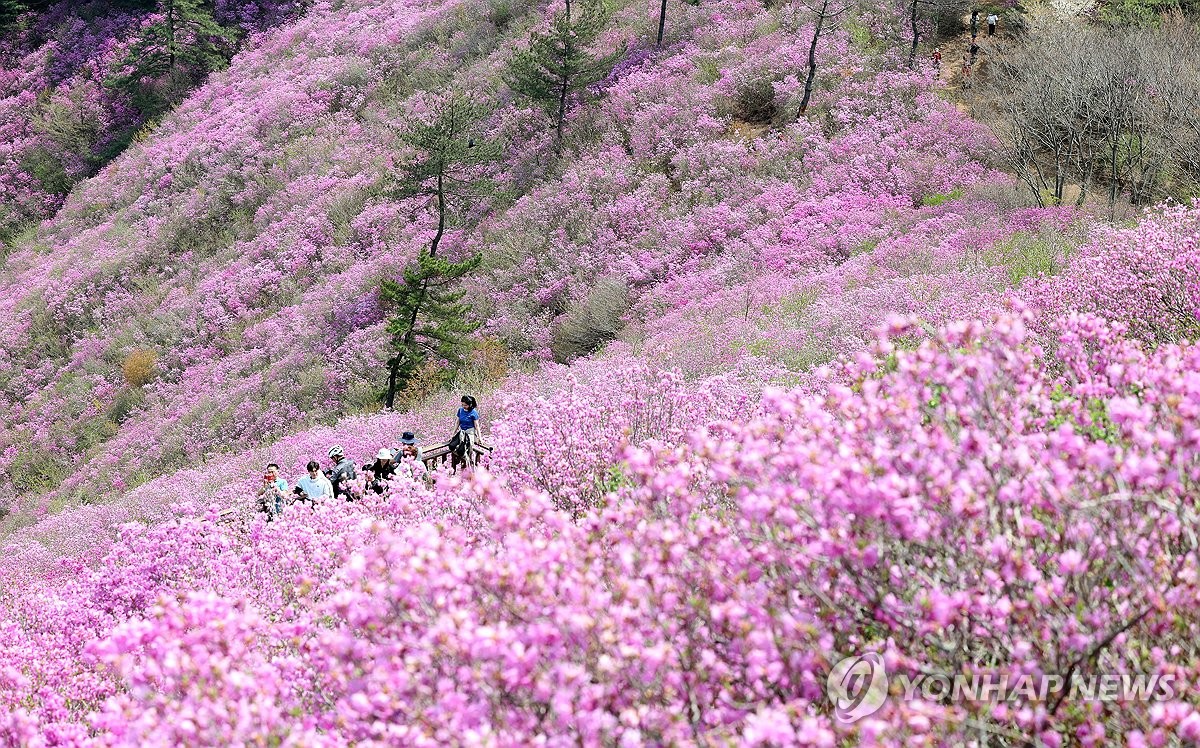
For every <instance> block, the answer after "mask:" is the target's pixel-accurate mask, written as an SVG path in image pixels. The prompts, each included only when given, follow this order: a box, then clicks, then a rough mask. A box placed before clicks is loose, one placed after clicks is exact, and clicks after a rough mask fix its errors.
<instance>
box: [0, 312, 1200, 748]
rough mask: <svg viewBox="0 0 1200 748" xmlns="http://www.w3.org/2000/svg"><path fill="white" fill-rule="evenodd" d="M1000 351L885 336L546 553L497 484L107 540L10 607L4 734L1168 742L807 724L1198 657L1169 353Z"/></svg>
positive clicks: (1071, 334) (917, 714)
mask: <svg viewBox="0 0 1200 748" xmlns="http://www.w3.org/2000/svg"><path fill="white" fill-rule="evenodd" d="M1030 320H1031V318H1030V317H1029V316H1028V314H1022V313H1014V314H1007V315H1002V316H1000V317H998V318H996V319H995V320H994V321H993V322H991V323H988V324H983V323H979V322H969V323H955V324H952V325H950V326H948V327H946V328H944V329H943V330H941V331H938V332H936V333H935V334H933V335H932V336H930V337H928V338H927V339H926V340H925V342H923V343H921V344H920V345H919V346H917V347H916V348H915V349H911V350H910V349H907V348H897V347H896V341H903V340H907V339H909V338H910V336H911V334H912V331H911V330H910V329H909V327H908V325H909V324H910V323H909V322H907V321H903V320H896V321H893V323H892V324H891V327H890V329H889V332H888V335H887V336H885V337H883V338H881V339H880V341H879V342H878V343H877V344H876V346H875V349H874V354H873V355H863V356H861V357H859V358H858V360H857V361H856V362H854V363H849V364H847V365H845V367H844V368H841V369H838V370H829V371H827V372H826V373H825V377H826V380H827V382H828V385H827V387H826V390H825V392H824V393H823V394H820V395H804V394H799V393H789V392H785V391H781V390H774V391H769V392H768V393H767V394H766V397H765V399H764V401H763V403H762V404H761V406H760V407H757V408H754V409H752V410H751V411H746V410H741V411H738V410H736V409H735V410H732V411H731V410H724V412H725V413H727V414H728V416H729V417H728V419H724V420H717V421H716V422H713V423H711V424H710V425H708V426H707V427H703V428H694V429H690V430H688V432H687V433H686V434H685V435H683V436H682V438H681V439H680V440H668V441H667V442H651V443H650V444H648V445H647V446H646V447H645V448H640V449H639V448H630V449H627V450H625V451H624V452H623V453H622V454H621V457H622V461H621V464H623V465H625V467H624V468H623V470H622V473H621V477H620V479H619V480H616V481H614V482H612V483H610V484H609V485H608V486H606V487H604V488H603V489H602V491H601V493H599V494H595V495H598V496H599V497H602V498H603V501H602V502H601V503H599V504H595V503H593V505H592V506H593V507H594V508H593V509H591V510H588V511H583V512H582V513H578V514H577V515H576V520H575V521H572V519H571V515H570V514H568V513H564V512H562V511H560V510H559V509H557V508H556V504H559V502H560V501H561V499H563V498H566V497H568V496H570V495H571V492H572V491H576V492H577V491H579V490H580V489H583V488H585V487H586V481H588V480H590V478H589V477H588V476H587V475H586V474H584V473H580V474H577V476H576V477H574V478H572V477H567V478H565V479H564V482H563V484H560V485H549V486H546V487H545V489H548V493H547V491H546V490H539V489H536V488H532V487H531V488H528V489H522V488H520V487H518V485H516V484H514V483H511V482H509V480H508V479H506V478H505V477H503V476H504V475H505V474H507V472H508V471H509V470H510V469H511V470H519V469H520V468H519V466H517V465H511V466H501V465H499V464H497V465H495V466H494V467H495V469H496V470H497V473H496V474H494V475H493V474H489V473H487V472H480V473H478V474H477V475H475V476H474V477H473V478H472V479H471V480H469V481H467V482H460V481H457V480H454V479H452V478H451V476H448V475H442V476H439V477H438V480H437V482H436V483H435V484H434V485H433V487H428V486H426V484H424V483H421V482H412V483H410V482H408V481H407V480H402V481H400V482H398V483H396V484H395V485H394V487H393V490H392V492H391V493H390V494H388V495H385V496H382V497H378V498H364V499H362V500H360V501H358V502H355V503H350V504H347V503H343V502H337V503H330V504H325V505H321V506H318V507H317V508H316V509H315V510H311V509H306V508H300V507H293V508H292V509H291V510H290V511H288V512H287V513H285V515H284V518H283V519H282V520H281V521H279V522H275V523H271V524H269V525H267V524H263V523H262V520H254V521H252V522H250V523H249V524H244V525H243V524H239V523H235V524H228V523H224V524H222V523H219V522H217V521H216V516H215V514H213V513H211V512H209V513H205V511H204V510H202V509H196V508H193V509H187V508H183V507H181V508H180V510H179V511H181V512H182V514H180V515H179V516H177V518H176V519H174V520H172V521H171V522H168V523H165V524H162V525H160V526H157V527H152V528H146V527H144V526H143V525H140V524H127V525H125V526H124V527H123V528H122V529H121V531H120V536H119V537H118V538H117V539H116V540H115V543H114V545H113V546H112V547H111V548H110V549H109V550H108V551H107V552H106V554H105V556H104V558H103V562H102V563H101V564H99V565H98V566H96V567H95V568H94V569H89V568H88V567H87V566H85V565H83V564H80V563H78V562H72V564H71V566H70V572H71V573H70V576H67V577H60V578H58V579H57V580H56V581H54V582H53V583H42V582H36V581H27V582H25V584H24V585H22V586H21V587H17V588H13V587H8V586H6V588H5V589H6V593H5V595H6V597H5V599H4V602H3V609H4V610H6V611H8V612H7V614H5V615H2V616H0V621H2V623H0V626H3V627H4V629H5V632H6V647H5V650H4V654H3V657H4V667H3V669H2V670H0V672H3V673H5V676H4V678H3V679H2V680H0V701H3V703H5V705H6V713H5V715H4V717H3V718H2V720H3V721H2V722H0V730H4V733H3V734H5V736H6V739H7V740H10V741H15V742H22V743H27V744H39V741H43V740H46V739H47V736H57V737H56V739H58V740H60V741H66V742H71V743H85V742H88V741H90V740H93V739H99V740H102V741H111V742H119V743H120V742H139V743H161V742H181V741H182V742H198V743H206V744H207V743H228V742H239V741H241V742H272V741H281V742H287V743H292V742H297V743H298V742H303V743H330V744H342V743H348V742H356V741H368V740H379V741H389V742H390V741H400V742H405V743H412V744H425V743H433V742H445V741H452V742H453V741H456V740H466V739H467V738H468V736H472V735H476V736H478V739H480V740H488V741H495V742H497V743H504V744H509V743H528V742H531V741H534V740H539V739H540V740H546V741H548V742H549V743H554V744H557V743H560V742H562V743H566V742H572V743H579V742H583V743H584V744H600V743H607V742H624V743H625V744H637V743H638V742H639V741H640V742H642V743H673V742H680V743H692V742H709V741H712V740H738V741H741V742H746V743H750V744H768V743H770V744H811V745H831V744H834V743H836V742H837V741H840V740H854V741H866V740H873V741H875V742H879V743H884V744H889V745H910V744H914V743H915V744H934V743H941V742H944V741H950V742H954V741H956V740H962V739H965V738H966V737H967V736H968V735H972V734H975V731H976V730H977V729H978V727H977V725H980V724H982V725H985V726H986V729H989V730H1002V731H1004V732H1005V734H1012V735H1019V736H1026V737H1027V739H1029V740H1040V741H1041V742H1042V743H1044V744H1047V745H1059V744H1064V742H1066V741H1067V740H1068V739H1069V738H1074V739H1078V738H1079V736H1080V735H1083V736H1091V737H1088V738H1087V739H1085V740H1084V741H1083V742H1084V744H1094V743H1097V742H1101V741H1102V740H1103V736H1104V735H1106V734H1108V731H1109V730H1115V731H1118V732H1121V733H1125V734H1137V735H1141V736H1143V737H1144V739H1145V740H1146V741H1148V744H1162V741H1164V740H1169V739H1172V738H1175V739H1188V738H1189V736H1191V735H1192V732H1191V731H1192V730H1193V729H1194V725H1195V724H1196V722H1197V719H1198V717H1197V715H1196V712H1195V711H1194V709H1193V707H1192V706H1190V705H1188V704H1187V703H1186V702H1183V701H1171V700H1168V701H1165V702H1162V703H1159V704H1157V705H1154V704H1141V703H1134V702H1129V703H1095V704H1092V705H1091V706H1089V707H1088V708H1086V709H1078V708H1075V707H1074V706H1072V705H1069V704H1066V703H1063V702H1060V701H1057V702H1056V701H1053V700H1038V699H1037V697H1036V696H1031V697H1029V698H1028V699H1026V700H1023V701H1018V702H1016V703H1012V704H1009V705H1006V706H1005V707H1004V708H1003V709H990V708H985V707H984V706H981V705H979V704H971V703H967V704H958V703H944V702H921V701H912V702H910V701H904V700H902V699H900V698H893V699H890V700H888V701H886V702H885V703H884V705H883V706H882V707H881V709H880V711H878V712H876V713H875V714H874V715H872V716H871V717H868V718H865V719H863V720H861V721H859V722H857V723H855V724H853V725H850V726H845V725H842V724H840V723H838V722H836V721H835V720H833V719H832V716H831V714H830V709H829V706H828V702H827V701H826V700H825V696H824V692H823V686H824V677H825V674H826V673H827V672H828V668H829V666H830V664H831V663H832V662H834V661H836V660H837V659H839V658H840V657H841V656H843V655H845V654H848V653H851V652H855V651H861V650H864V649H870V648H877V649H879V650H880V651H882V652H883V653H884V656H885V659H886V662H887V664H888V666H889V668H890V670H891V672H893V673H909V674H910V675H912V674H915V673H917V672H919V671H920V669H921V668H933V669H934V670H937V671H946V672H958V671H959V669H960V668H967V669H968V671H969V672H989V673H994V672H1022V673H1031V672H1032V673H1038V672H1063V671H1064V670H1067V669H1070V670H1072V671H1077V672H1079V673H1082V674H1087V673H1091V672H1094V671H1095V670H1097V669H1105V670H1110V671H1122V672H1127V671H1138V672H1141V671H1147V670H1151V669H1153V670H1157V671H1165V672H1171V673H1174V674H1175V675H1176V676H1178V677H1179V678H1180V681H1179V683H1187V684H1191V683H1194V682H1195V677H1196V675H1197V674H1196V673H1195V672H1194V664H1193V663H1191V662H1190V660H1189V659H1188V658H1187V657H1186V654H1184V650H1183V649H1181V648H1180V647H1178V644H1180V643H1183V642H1186V641H1189V640H1190V638H1191V637H1194V636H1195V635H1196V633H1197V632H1196V627H1197V626H1198V625H1200V621H1198V620H1197V619H1196V617H1195V615H1194V606H1193V605H1192V604H1191V601H1192V600H1194V598H1195V595H1196V594H1197V592H1198V591H1200V590H1197V589H1196V582H1195V579H1196V576H1195V572H1196V562H1197V558H1196V549H1195V541H1194V538H1192V535H1191V533H1190V531H1189V530H1188V529H1187V528H1188V526H1189V523H1190V522H1192V521H1194V512H1195V507H1194V502H1193V501H1192V497H1194V496H1196V495H1200V494H1198V492H1197V485H1196V482H1197V481H1198V480H1200V459H1198V458H1200V439H1198V438H1197V434H1196V433H1195V429H1194V428H1193V427H1192V425H1191V423H1192V420H1193V419H1194V417H1195V415H1196V414H1197V413H1200V400H1197V398H1198V397H1200V389H1197V388H1196V387H1195V386H1194V384H1195V382H1193V381H1192V380H1193V379H1195V372H1196V371H1200V351H1197V350H1196V349H1194V348H1192V347H1188V346H1185V347H1179V346H1167V347H1164V348H1161V349H1159V350H1158V351H1156V352H1154V353H1152V354H1151V353H1146V352H1145V351H1144V350H1142V349H1141V348H1140V346H1139V345H1138V344H1136V343H1135V342H1132V341H1130V340H1128V339H1127V338H1125V337H1124V336H1123V334H1122V331H1121V329H1120V327H1119V326H1117V327H1114V326H1112V325H1107V324H1105V323H1103V322H1101V321H1099V320H1097V319H1096V318H1094V317H1087V316H1074V317H1069V318H1067V319H1066V320H1064V322H1063V323H1062V333H1061V335H1060V341H1059V349H1060V350H1061V351H1063V352H1064V353H1063V355H1062V360H1063V361H1065V362H1066V363H1067V366H1068V368H1069V373H1057V370H1058V367H1057V365H1055V366H1047V365H1046V364H1047V362H1046V361H1045V360H1044V359H1043V358H1042V354H1041V352H1040V348H1039V346H1038V345H1037V344H1036V340H1034V339H1032V338H1031V337H1030V333H1029V332H1028V327H1027V325H1028V323H1029V321H1030ZM659 381H660V382H662V381H663V380H661V379H660V380H659ZM631 383H632V381H627V382H626V384H631ZM656 389H662V388H661V386H659V387H657V388H656V387H654V386H652V387H651V389H650V390H649V392H651V393H653V392H654V391H655V390H656ZM615 391H616V388H615V387H614V392H615ZM626 391H628V392H630V393H634V394H632V395H631V397H632V398H634V399H636V400H638V401H640V400H641V399H642V398H644V397H645V395H644V394H640V393H644V392H647V391H646V390H639V388H638V386H636V385H634V386H632V387H629V388H626ZM664 394H672V395H675V396H679V395H680V394H683V396H684V397H683V399H685V400H687V401H688V402H690V403H693V404H696V403H699V402H702V400H695V399H691V398H689V397H688V394H690V393H686V392H681V391H679V390H677V389H676V390H669V392H664ZM511 407H527V408H528V407H532V408H534V409H536V408H537V407H540V406H537V405H536V404H534V405H532V406H530V405H526V406H520V405H518V404H516V403H513V404H512V406H511ZM710 412H711V413H713V414H714V415H715V414H719V413H721V412H722V407H720V406H717V407H715V408H714V409H713V410H711V411H710ZM1098 413H1100V414H1103V415H1102V417H1100V419H1099V420H1097V414H1098ZM610 419H611V416H602V415H601V416H597V417H596V420H599V421H602V422H606V423H607V422H609V421H610ZM658 420H659V418H658V417H657V416H655V417H652V418H651V421H658ZM505 428H510V427H508V426H506V427H505ZM498 431H499V430H498ZM510 433H514V432H510ZM557 436H558V435H555V438H557ZM497 438H498V441H500V442H504V443H506V444H507V445H509V446H510V447H511V446H512V445H511V442H506V440H507V439H509V438H510V437H508V436H501V435H500V434H499V433H498V434H497ZM522 438H525V439H527V440H528V439H529V436H528V435H525V434H522ZM533 439H534V440H535V442H536V443H537V446H539V447H543V448H544V447H549V446H550V444H548V443H546V442H543V441H542V439H543V437H540V436H534V437H533ZM513 453H515V451H514V452H513ZM520 475H522V473H520V472H514V473H513V476H514V477H516V476H520ZM572 483H573V485H572ZM1189 518H1192V519H1189ZM1084 603H1086V604H1084ZM18 610H19V611H21V614H20V615H19V616H15V615H13V613H14V612H15V611H18ZM998 632H1004V633H1003V634H1000V633H998ZM33 693H37V694H38V697H37V698H36V699H30V696H29V695H30V694H33ZM247 715H250V716H247Z"/></svg>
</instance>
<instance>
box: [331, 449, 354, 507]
mask: <svg viewBox="0 0 1200 748" xmlns="http://www.w3.org/2000/svg"><path fill="white" fill-rule="evenodd" d="M329 459H330V460H332V461H333V467H332V468H330V469H329V470H327V471H326V472H325V475H326V476H327V477H328V478H329V483H330V485H331V486H332V487H333V495H334V497H337V498H343V499H346V500H347V501H351V500H352V499H353V497H352V496H351V495H350V486H349V483H350V481H352V480H354V479H355V478H357V477H358V471H357V470H355V469H354V463H353V462H351V461H350V460H348V459H347V458H346V451H345V450H344V449H342V446H341V445H340V444H335V445H334V446H332V447H330V448H329Z"/></svg>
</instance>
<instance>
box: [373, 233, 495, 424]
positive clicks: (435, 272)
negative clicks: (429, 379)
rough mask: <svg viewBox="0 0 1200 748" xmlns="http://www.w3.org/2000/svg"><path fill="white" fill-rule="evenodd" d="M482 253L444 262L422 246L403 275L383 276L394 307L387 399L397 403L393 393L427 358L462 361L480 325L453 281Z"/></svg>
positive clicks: (384, 293) (383, 290)
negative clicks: (469, 338) (398, 278)
mask: <svg viewBox="0 0 1200 748" xmlns="http://www.w3.org/2000/svg"><path fill="white" fill-rule="evenodd" d="M482 259H483V256H482V255H479V254H476V255H473V256H471V257H469V258H467V259H466V260H463V261H462V262H448V261H446V260H444V259H443V258H441V257H435V256H433V255H431V254H429V252H428V251H422V253H421V255H420V256H419V257H418V258H417V261H416V262H414V263H412V264H410V265H409V266H408V267H406V268H405V269H404V279H403V281H402V282H396V281H394V280H391V279H385V280H384V281H383V283H382V284H381V288H380V293H381V294H382V296H383V299H384V301H385V302H386V303H387V304H388V305H389V306H391V307H392V308H393V309H394V310H395V311H394V313H393V315H392V317H391V319H389V320H388V323H387V332H388V334H389V335H390V336H391V342H392V349H393V350H394V351H395V354H394V355H393V356H392V358H390V359H389V360H388V362H387V364H388V388H387V395H386V397H385V404H386V405H387V407H388V408H389V409H390V408H392V407H393V406H394V405H395V402H396V392H397V391H398V390H400V389H403V388H404V386H405V385H406V384H407V383H408V382H409V381H410V380H411V379H412V378H413V376H414V375H415V374H416V373H417V372H418V371H419V370H420V368H421V366H422V365H423V364H424V363H425V362H426V361H427V360H429V359H430V358H433V359H436V360H440V361H445V362H447V363H449V364H450V365H451V366H458V365H461V364H462V363H463V352H464V350H465V348H466V345H465V341H466V337H467V336H468V335H470V334H471V333H473V332H475V331H476V330H478V329H479V323H478V322H476V321H474V320H472V319H471V305H470V304H469V303H467V302H466V301H464V297H465V292H464V291H461V290H453V286H454V285H455V283H456V282H457V281H458V280H460V279H461V278H463V276H465V275H467V274H468V273H470V272H472V271H473V270H475V269H476V268H478V267H479V263H480V261H481V260H482Z"/></svg>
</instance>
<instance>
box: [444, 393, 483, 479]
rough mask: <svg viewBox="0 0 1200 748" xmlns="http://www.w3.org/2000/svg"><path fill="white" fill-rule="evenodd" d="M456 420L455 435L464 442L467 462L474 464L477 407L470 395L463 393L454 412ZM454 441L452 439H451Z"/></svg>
mask: <svg viewBox="0 0 1200 748" xmlns="http://www.w3.org/2000/svg"><path fill="white" fill-rule="evenodd" d="M456 418H457V420H458V431H457V432H455V434H454V435H455V437H457V439H458V440H459V441H460V442H466V448H467V451H466V455H467V464H468V465H474V464H475V444H476V443H477V442H478V441H479V433H480V429H479V408H478V403H476V402H475V398H473V397H471V396H470V395H463V396H462V401H461V407H460V408H459V409H458V413H457V414H456ZM451 441H452V442H453V441H454V440H453V439H452V440H451Z"/></svg>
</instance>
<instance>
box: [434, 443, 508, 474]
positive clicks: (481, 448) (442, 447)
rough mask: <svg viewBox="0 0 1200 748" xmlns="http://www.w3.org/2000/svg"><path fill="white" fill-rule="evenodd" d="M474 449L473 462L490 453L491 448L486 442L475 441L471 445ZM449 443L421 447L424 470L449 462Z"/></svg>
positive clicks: (436, 467)
mask: <svg viewBox="0 0 1200 748" xmlns="http://www.w3.org/2000/svg"><path fill="white" fill-rule="evenodd" d="M472 446H473V447H474V449H475V462H476V463H478V462H479V459H480V458H481V457H485V456H487V455H490V454H491V453H492V448H491V447H489V446H487V445H486V444H480V443H478V442H476V443H475V444H473V445H472ZM450 457H451V455H450V445H449V443H446V444H438V445H437V446H435V447H422V448H421V462H422V463H423V464H424V465H425V469H426V470H437V469H438V468H439V467H441V466H442V465H446V464H449V462H450Z"/></svg>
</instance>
